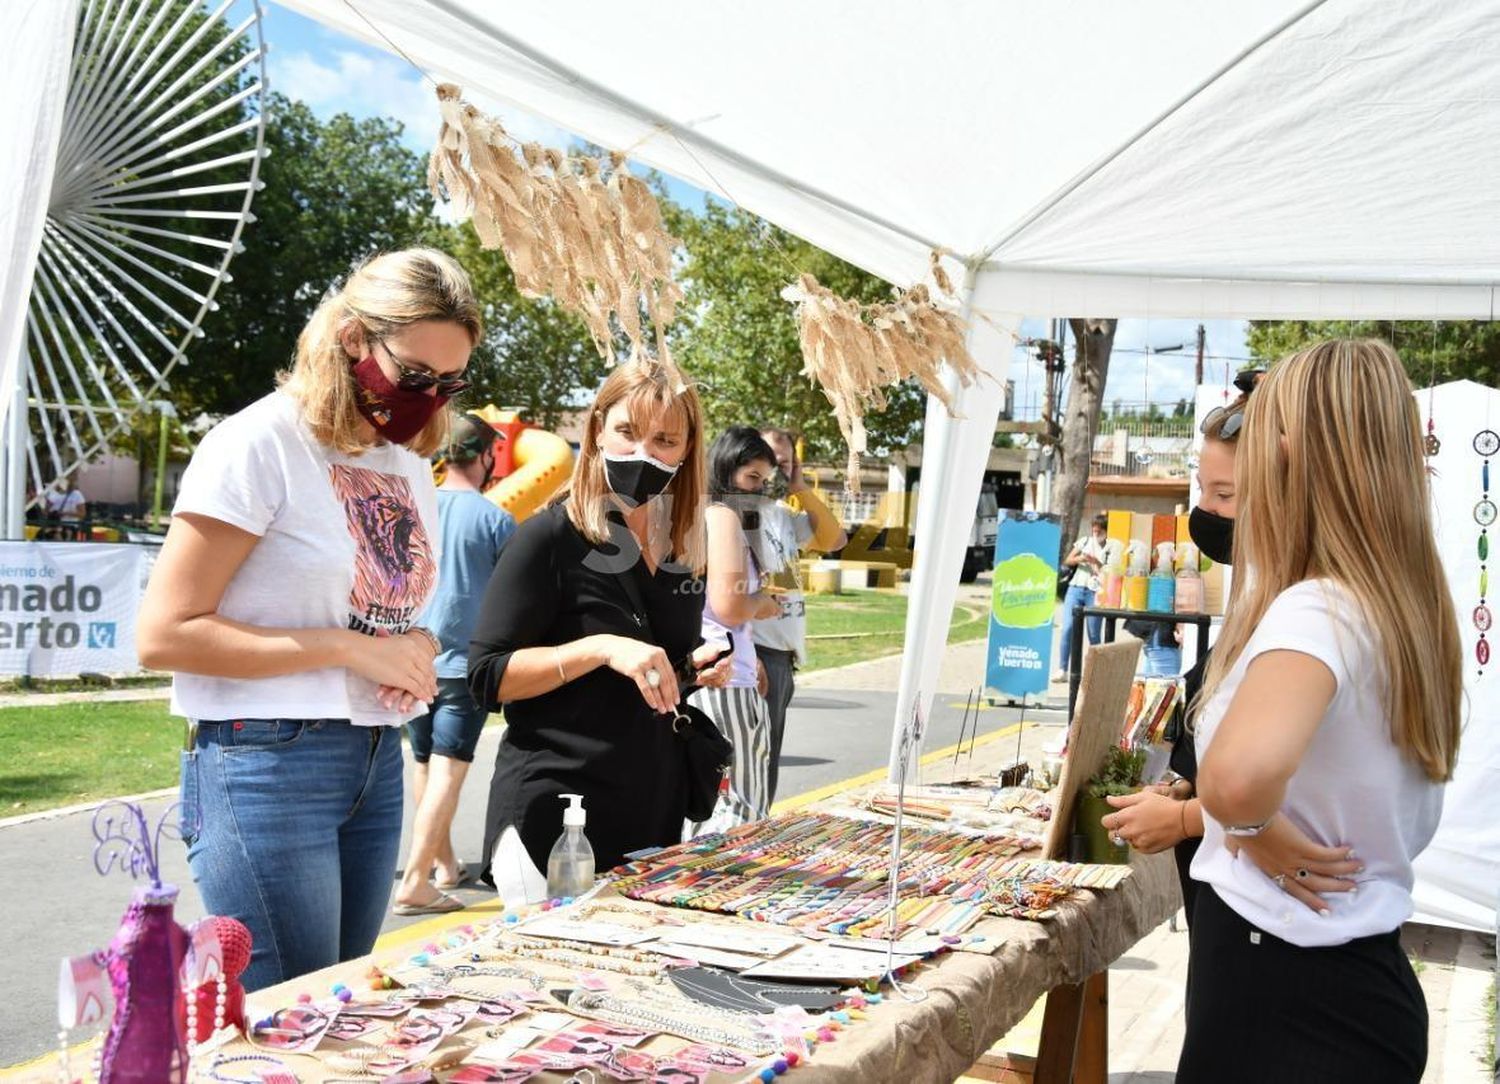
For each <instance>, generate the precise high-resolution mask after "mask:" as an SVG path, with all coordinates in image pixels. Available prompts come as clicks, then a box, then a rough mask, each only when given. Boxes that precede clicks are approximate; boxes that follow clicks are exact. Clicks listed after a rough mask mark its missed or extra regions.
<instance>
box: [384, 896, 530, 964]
mask: <svg viewBox="0 0 1500 1084" xmlns="http://www.w3.org/2000/svg"><path fill="white" fill-rule="evenodd" d="M504 910H505V908H504V907H502V906H501V905H500V897H499V896H491V897H490V898H489V899H487V900H485V901H484V902H483V903H471V904H469V906H467V907H465V908H464V909H463V910H462V911H450V912H448V913H447V914H446V915H433V916H432V917H431V918H424V919H423V920H422V921H421V922H413V923H412V924H411V925H410V926H402V927H401V928H400V929H398V930H391V931H390V932H389V933H384V934H381V935H380V938H379V939H378V940H377V941H376V942H375V948H374V950H373V951H374V952H395V951H397V950H399V949H402V948H404V947H405V946H407V945H410V944H411V943H412V942H413V941H431V940H433V939H434V938H437V937H441V936H443V935H444V934H445V933H447V932H448V931H449V930H456V929H458V927H460V926H467V925H470V924H472V923H475V922H483V921H485V920H486V919H491V918H498V917H499V915H500V913H501V912H502V911H504Z"/></svg>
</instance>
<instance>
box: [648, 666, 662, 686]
mask: <svg viewBox="0 0 1500 1084" xmlns="http://www.w3.org/2000/svg"><path fill="white" fill-rule="evenodd" d="M646 684H647V685H649V686H651V687H652V688H653V689H654V688H656V687H657V686H658V685H660V684H661V674H659V673H658V672H657V671H656V669H655V667H653V668H652V669H650V670H647V671H646Z"/></svg>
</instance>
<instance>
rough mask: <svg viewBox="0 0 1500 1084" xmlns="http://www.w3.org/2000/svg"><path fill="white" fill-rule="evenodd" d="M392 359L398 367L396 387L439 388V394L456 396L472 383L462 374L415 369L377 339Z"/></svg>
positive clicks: (410, 388)
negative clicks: (443, 373) (446, 373)
mask: <svg viewBox="0 0 1500 1084" xmlns="http://www.w3.org/2000/svg"><path fill="white" fill-rule="evenodd" d="M375 341H376V342H378V343H379V344H380V345H381V347H382V348H383V349H384V350H385V352H386V355H387V356H388V357H389V358H390V359H391V364H392V365H394V366H395V367H396V387H398V388H400V389H401V390H402V391H426V390H427V389H428V388H437V390H438V394H439V395H444V396H454V395H457V394H458V393H459V392H461V391H467V390H468V389H469V387H470V384H469V382H468V381H467V380H465V379H464V378H463V377H461V376H438V375H437V374H435V373H429V372H427V371H425V370H423V369H414V368H412V367H411V366H410V365H407V364H406V363H405V362H403V361H402V360H401V359H400V358H399V357H397V356H396V352H395V351H394V350H392V349H391V347H390V344H389V343H387V342H386V341H385V340H384V339H376V340H375Z"/></svg>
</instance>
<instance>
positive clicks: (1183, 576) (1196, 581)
mask: <svg viewBox="0 0 1500 1084" xmlns="http://www.w3.org/2000/svg"><path fill="white" fill-rule="evenodd" d="M1181 563H1182V567H1181V568H1179V569H1178V570H1177V603H1176V605H1177V612H1178V613H1180V614H1182V613H1194V614H1195V613H1202V612H1203V576H1202V575H1201V574H1200V573H1199V572H1198V547H1197V546H1195V545H1193V544H1192V543H1191V542H1185V543H1183V547H1182V562H1181Z"/></svg>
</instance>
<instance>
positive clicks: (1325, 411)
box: [1199, 339, 1463, 781]
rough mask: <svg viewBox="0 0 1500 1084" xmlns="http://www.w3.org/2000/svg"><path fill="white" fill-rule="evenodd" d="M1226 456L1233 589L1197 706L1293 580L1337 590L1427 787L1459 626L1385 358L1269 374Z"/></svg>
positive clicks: (1418, 459)
mask: <svg viewBox="0 0 1500 1084" xmlns="http://www.w3.org/2000/svg"><path fill="white" fill-rule="evenodd" d="M1240 444H1241V447H1240V449H1239V453H1238V454H1237V455H1236V456H1235V469H1234V474H1235V492H1236V496H1237V498H1238V501H1239V506H1238V509H1237V513H1238V514H1237V516H1236V520H1235V528H1234V568H1235V577H1234V585H1233V588H1232V591H1231V595H1230V603H1229V607H1228V613H1229V616H1228V618H1227V619H1226V620H1225V622H1224V631H1223V634H1222V635H1221V636H1220V637H1219V642H1218V645H1217V646H1216V647H1215V649H1214V652H1213V655H1212V656H1211V658H1210V661H1209V667H1208V674H1207V676H1206V679H1205V681H1204V688H1203V693H1202V695H1201V697H1200V698H1199V702H1200V703H1205V702H1207V700H1208V698H1209V697H1210V696H1212V694H1213V690H1214V689H1216V688H1217V687H1218V686H1219V684H1220V682H1222V681H1223V680H1224V677H1225V675H1227V674H1228V673H1229V671H1230V670H1231V669H1232V668H1233V667H1234V664H1235V662H1236V661H1237V660H1238V659H1239V657H1240V655H1241V654H1242V653H1243V651H1244V649H1245V645H1246V643H1247V642H1248V641H1249V639H1250V637H1251V635H1252V634H1253V633H1254V631H1255V627H1256V625H1258V624H1259V623H1260V620H1261V618H1262V617H1263V616H1264V615H1265V613H1266V610H1267V608H1268V607H1269V606H1270V605H1271V602H1272V600H1274V599H1275V598H1276V596H1277V595H1279V594H1280V593H1281V592H1282V591H1284V590H1286V589H1287V588H1288V587H1291V586H1292V585H1293V584H1296V583H1300V582H1301V581H1303V580H1309V579H1317V578H1326V579H1330V580H1334V581H1336V582H1338V583H1339V584H1341V585H1342V586H1343V587H1344V588H1346V589H1347V590H1348V592H1349V593H1350V594H1351V595H1352V596H1353V597H1354V599H1355V600H1356V601H1357V603H1358V605H1359V607H1360V609H1361V611H1362V616H1363V618H1364V619H1365V620H1366V621H1367V622H1368V624H1369V626H1370V628H1371V630H1372V632H1373V637H1372V639H1373V640H1374V642H1375V644H1376V645H1377V650H1378V651H1379V654H1380V658H1381V661H1382V663H1383V667H1382V669H1383V670H1384V678H1385V680H1384V682H1383V692H1384V702H1385V705H1386V708H1387V710H1388V712H1389V714H1390V717H1391V739H1392V741H1393V742H1394V743H1395V744H1396V747H1397V748H1398V749H1400V750H1401V751H1402V753H1403V754H1404V755H1405V756H1406V757H1408V758H1409V759H1410V760H1412V761H1413V762H1414V763H1416V764H1418V765H1420V766H1421V768H1422V770H1423V771H1424V772H1425V773H1426V775H1427V776H1428V778H1430V779H1432V780H1435V781H1444V780H1447V779H1449V778H1450V777H1451V776H1452V774H1453V764H1454V760H1455V759H1456V757H1457V755H1458V737H1459V716H1460V699H1461V697H1462V665H1463V664H1462V660H1461V648H1460V643H1459V633H1458V619H1457V616H1456V614H1455V612H1454V609H1453V601H1452V596H1451V595H1450V594H1449V592H1448V583H1447V577H1446V576H1445V575H1444V572H1443V566H1442V563H1441V560H1440V558H1439V557H1438V551H1437V543H1436V541H1435V539H1434V537H1433V530H1432V514H1431V506H1430V503H1429V499H1430V495H1429V492H1428V483H1427V472H1426V466H1425V463H1424V461H1423V459H1422V434H1421V426H1420V421H1419V417H1418V410H1417V404H1416V400H1415V399H1414V398H1413V396H1412V393H1411V384H1410V382H1409V381H1408V379H1407V377H1406V373H1405V371H1404V370H1403V369H1402V367H1401V362H1400V360H1399V359H1398V358H1397V357H1396V353H1395V351H1393V350H1392V349H1391V348H1390V347H1389V346H1387V345H1386V344H1385V343H1383V342H1378V341H1375V340H1370V339H1366V340H1358V341H1355V340H1332V341H1328V342H1322V343H1318V344H1317V345H1316V346H1312V347H1309V348H1308V349H1306V350H1303V351H1302V352H1301V353H1298V354H1294V355H1292V356H1291V357H1289V358H1287V359H1286V360H1284V361H1282V362H1281V363H1280V364H1278V365H1276V366H1274V367H1273V368H1272V369H1271V371H1270V373H1269V374H1268V375H1267V376H1266V377H1265V378H1264V379H1263V380H1262V381H1261V382H1260V385H1259V386H1258V387H1257V388H1256V389H1255V394H1254V395H1252V396H1250V398H1249V402H1248V404H1247V405H1246V408H1245V424H1244V439H1243V440H1242V441H1240Z"/></svg>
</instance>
